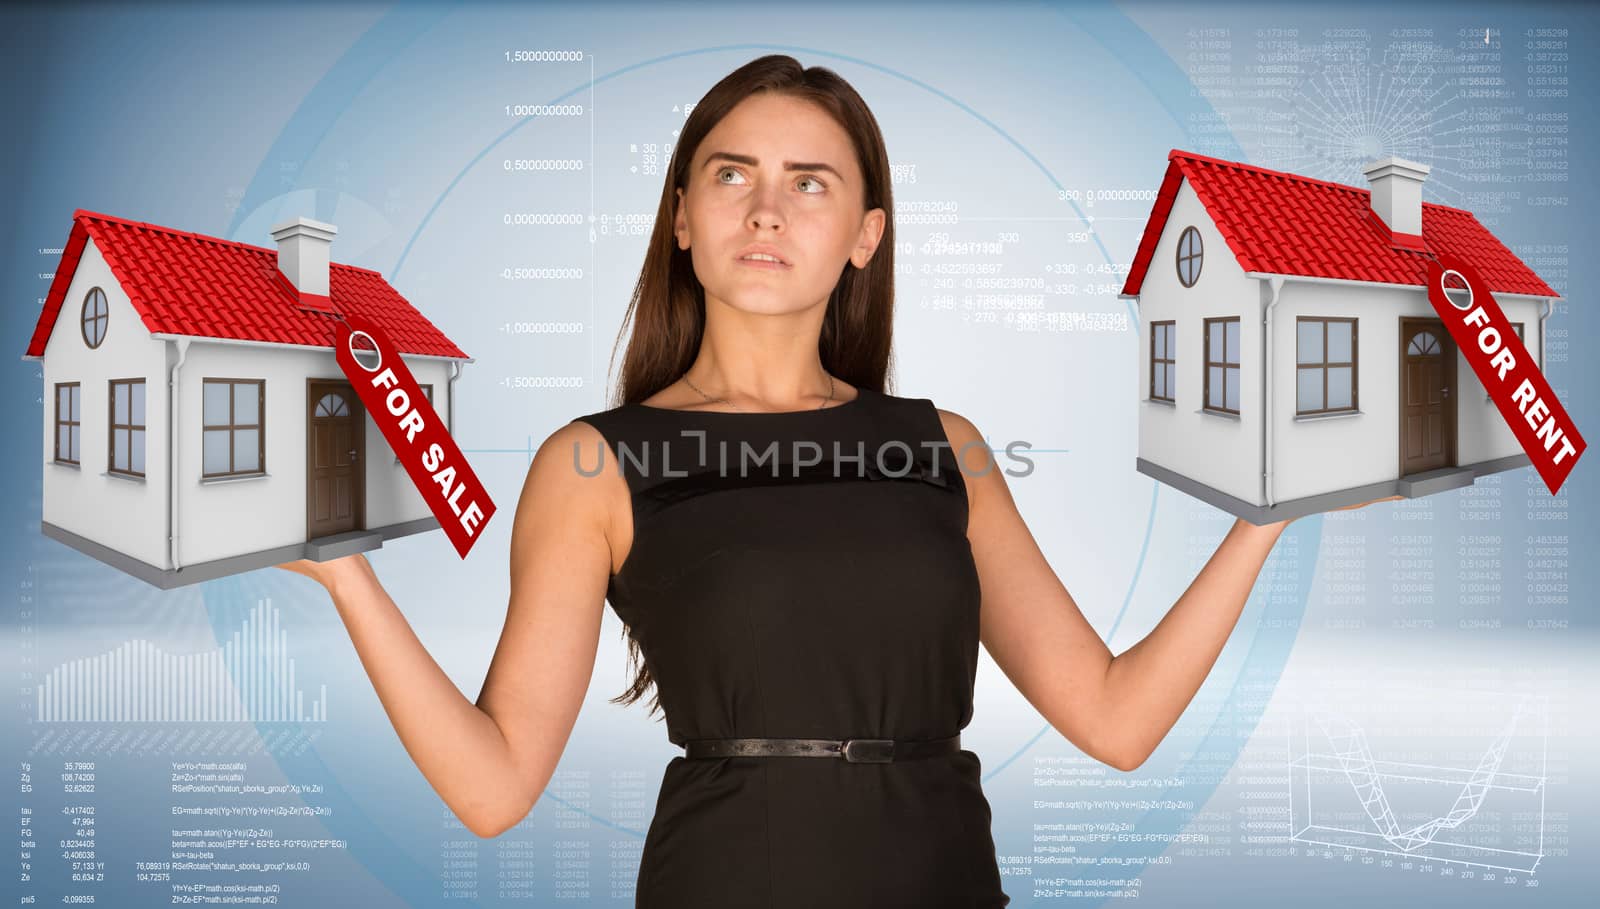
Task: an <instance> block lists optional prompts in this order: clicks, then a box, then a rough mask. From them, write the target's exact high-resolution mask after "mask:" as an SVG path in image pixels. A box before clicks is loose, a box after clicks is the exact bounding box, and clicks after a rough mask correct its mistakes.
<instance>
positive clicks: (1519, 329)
mask: <svg viewBox="0 0 1600 909" xmlns="http://www.w3.org/2000/svg"><path fill="white" fill-rule="evenodd" d="M1511 327H1512V328H1515V329H1516V330H1517V340H1518V341H1521V342H1522V346H1523V347H1527V346H1528V339H1527V338H1526V337H1524V336H1523V334H1522V323H1521V322H1512V323H1511ZM1483 399H1484V400H1485V401H1493V400H1494V395H1492V394H1490V393H1489V392H1487V391H1485V392H1484V393H1483Z"/></svg>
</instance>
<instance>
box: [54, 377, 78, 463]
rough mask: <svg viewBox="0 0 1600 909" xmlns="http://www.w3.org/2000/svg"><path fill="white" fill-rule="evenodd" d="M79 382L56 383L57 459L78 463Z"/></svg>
mask: <svg viewBox="0 0 1600 909" xmlns="http://www.w3.org/2000/svg"><path fill="white" fill-rule="evenodd" d="M78 425H79V418H78V383H77V382H57V383H56V460H57V461H60V462H61V463H63V464H77V463H78Z"/></svg>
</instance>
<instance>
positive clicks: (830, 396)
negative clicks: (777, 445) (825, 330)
mask: <svg viewBox="0 0 1600 909" xmlns="http://www.w3.org/2000/svg"><path fill="white" fill-rule="evenodd" d="M683 381H685V382H688V383H689V387H690V388H693V389H694V390H695V391H696V392H699V394H700V397H702V398H705V399H706V400H707V401H710V402H711V403H713V404H715V403H717V402H719V401H720V402H722V403H723V404H726V405H728V406H729V407H732V408H733V409H734V410H737V411H739V412H740V413H764V412H765V411H753V410H745V409H744V408H743V407H740V406H739V405H737V404H735V403H733V402H732V401H730V400H728V399H727V398H713V397H712V396H710V395H708V394H706V393H705V392H703V391H700V386H698V385H696V384H694V382H692V381H690V380H689V377H688V376H687V375H686V376H684V377H683ZM832 400H833V373H828V397H827V399H826V400H824V401H823V402H822V404H821V406H819V407H818V408H817V409H818V410H822V409H823V408H824V407H827V406H828V402H829V401H832Z"/></svg>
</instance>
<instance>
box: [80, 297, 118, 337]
mask: <svg viewBox="0 0 1600 909" xmlns="http://www.w3.org/2000/svg"><path fill="white" fill-rule="evenodd" d="M110 317H111V316H110V309H109V307H107V306H106V292H105V291H103V290H101V289H100V288H98V287H91V288H89V292H88V293H87V294H85V295H84V297H83V343H85V344H87V345H89V346H90V347H91V348H94V347H99V346H100V342H101V341H104V340H105V339H106V321H107V320H108V319H110Z"/></svg>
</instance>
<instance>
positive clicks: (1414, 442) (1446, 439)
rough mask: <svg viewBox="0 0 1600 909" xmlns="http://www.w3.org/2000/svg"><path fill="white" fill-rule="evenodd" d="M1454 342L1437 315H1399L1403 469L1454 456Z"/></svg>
mask: <svg viewBox="0 0 1600 909" xmlns="http://www.w3.org/2000/svg"><path fill="white" fill-rule="evenodd" d="M1455 374H1456V348H1455V345H1454V343H1452V342H1451V339H1450V333H1449V332H1447V331H1445V328H1444V323H1442V322H1440V321H1439V320H1438V319H1401V320H1400V475H1401V476H1405V475H1406V474H1409V473H1418V472H1420V471H1424V470H1432V469H1434V468H1436V467H1450V466H1453V465H1454V464H1455V462H1456V407H1455V399H1456V397H1457V396H1456V395H1454V394H1452V389H1451V387H1450V386H1451V384H1452V379H1453V378H1454V376H1455Z"/></svg>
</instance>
